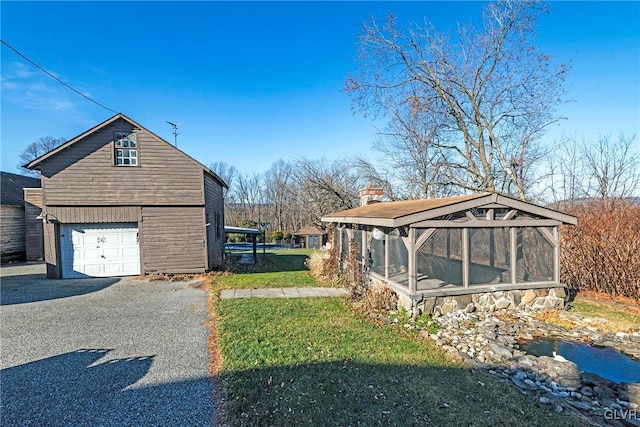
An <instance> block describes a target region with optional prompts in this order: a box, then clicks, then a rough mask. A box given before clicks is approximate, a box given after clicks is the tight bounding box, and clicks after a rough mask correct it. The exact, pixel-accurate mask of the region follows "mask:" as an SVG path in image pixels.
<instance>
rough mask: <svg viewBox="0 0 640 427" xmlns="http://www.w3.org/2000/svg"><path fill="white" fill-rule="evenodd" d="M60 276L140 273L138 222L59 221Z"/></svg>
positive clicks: (106, 275)
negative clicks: (60, 223)
mask: <svg viewBox="0 0 640 427" xmlns="http://www.w3.org/2000/svg"><path fill="white" fill-rule="evenodd" d="M60 249H61V254H62V260H61V261H62V277H64V278H79V277H112V276H133V275H138V274H140V247H139V243H138V224H136V223H112V224H62V225H61V227H60Z"/></svg>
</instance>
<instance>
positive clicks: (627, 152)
mask: <svg viewBox="0 0 640 427" xmlns="http://www.w3.org/2000/svg"><path fill="white" fill-rule="evenodd" d="M635 141H636V135H633V136H631V137H627V136H625V135H624V134H622V133H621V134H620V135H619V136H618V139H617V140H613V139H612V138H611V137H610V136H609V135H606V136H600V137H599V138H598V140H597V141H595V143H591V144H582V146H581V147H580V155H581V158H582V162H583V168H584V171H583V173H584V178H585V182H586V183H587V187H586V196H587V197H590V198H600V199H602V200H607V199H610V198H624V197H631V196H640V150H638V146H637V143H636V142H635ZM634 149H635V151H634Z"/></svg>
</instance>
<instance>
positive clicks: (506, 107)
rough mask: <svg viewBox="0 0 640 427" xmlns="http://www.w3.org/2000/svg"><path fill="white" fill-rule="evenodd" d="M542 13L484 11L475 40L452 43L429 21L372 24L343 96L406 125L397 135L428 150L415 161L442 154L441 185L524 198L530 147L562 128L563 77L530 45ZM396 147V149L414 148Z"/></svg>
mask: <svg viewBox="0 0 640 427" xmlns="http://www.w3.org/2000/svg"><path fill="white" fill-rule="evenodd" d="M540 12H541V7H540V6H539V3H538V2H535V1H511V0H504V1H499V2H496V3H491V4H489V5H488V6H487V8H486V9H485V11H484V14H483V28H482V30H481V31H476V29H475V28H473V27H472V26H471V25H460V26H459V27H458V31H457V37H456V38H454V39H451V38H450V37H449V36H448V34H446V33H439V32H437V31H436V30H435V28H434V27H433V26H432V25H431V24H429V23H428V22H427V23H425V25H424V26H423V27H419V26H417V25H412V26H411V27H410V28H409V29H407V30H406V31H401V30H399V29H398V28H397V27H396V23H395V19H394V17H393V16H390V17H389V20H388V22H387V23H386V25H385V26H384V27H379V26H378V25H377V23H376V22H375V21H374V20H371V21H370V23H369V24H368V25H365V26H364V32H363V34H362V36H361V37H360V48H361V66H360V69H359V70H358V72H357V73H356V74H355V75H353V76H349V77H348V79H347V81H346V84H345V89H346V91H347V93H348V94H350V95H351V96H352V101H353V106H354V107H355V108H359V109H361V110H362V111H364V112H365V113H373V114H375V115H380V114H382V115H386V116H390V117H391V118H392V119H393V120H395V124H400V125H402V126H405V127H406V126H409V127H410V129H404V131H403V134H404V136H407V135H409V134H413V135H414V136H420V138H421V140H422V143H423V144H427V145H428V147H427V148H426V149H425V148H424V147H420V148H419V150H418V154H419V153H420V152H421V151H420V150H422V152H423V153H430V152H431V147H434V148H435V149H437V150H438V151H439V163H437V164H438V167H439V171H438V174H439V173H441V172H442V173H444V176H445V177H446V180H443V181H442V182H440V185H444V186H447V185H449V186H455V187H458V188H460V189H462V190H464V191H473V192H478V191H495V192H504V193H507V194H513V195H516V196H517V197H519V198H521V199H524V198H526V196H527V194H526V193H527V189H528V185H529V184H528V181H530V180H531V177H530V176H529V175H530V174H531V172H532V169H531V167H532V165H531V163H532V162H534V161H535V160H536V159H538V158H539V157H537V156H536V152H537V150H536V144H538V143H539V139H540V137H541V135H542V134H543V132H544V131H545V129H546V128H547V127H548V126H549V125H550V124H552V123H554V122H556V121H558V120H559V117H558V116H557V115H556V113H555V107H556V106H557V105H558V104H559V103H561V96H562V94H563V92H564V91H563V82H564V78H565V73H566V66H564V65H560V66H558V67H555V66H554V65H553V64H552V61H551V57H550V56H549V55H546V54H544V53H542V52H539V51H538V50H537V49H536V48H535V46H534V45H533V44H532V40H533V38H534V37H535V23H536V19H537V16H538V14H539V13H540ZM391 126H394V122H393V121H392V124H391ZM407 130H409V131H410V132H409V133H408V132H406V131H407ZM425 136H426V138H425ZM395 141H396V142H395V146H396V147H397V148H398V150H411V149H416V148H418V147H419V145H418V146H416V145H412V147H406V146H404V144H405V142H406V139H403V138H402V137H401V138H396V139H395ZM414 157H419V155H418V156H414ZM429 158H430V156H429ZM433 160H434V159H431V161H433ZM429 164H431V163H430V162H429ZM440 171H441V172H440ZM429 173H430V172H429ZM429 173H427V174H429ZM427 193H428V192H427Z"/></svg>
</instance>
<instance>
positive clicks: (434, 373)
mask: <svg viewBox="0 0 640 427" xmlns="http://www.w3.org/2000/svg"><path fill="white" fill-rule="evenodd" d="M215 307H216V310H217V316H218V319H219V322H220V323H219V326H218V334H219V341H218V343H219V346H220V349H221V353H222V360H223V362H222V366H221V369H220V375H221V378H222V384H224V386H223V396H224V402H225V410H224V413H225V415H224V417H225V419H224V420H223V422H224V423H226V425H229V426H257V425H278V426H287V425H291V426H297V425H306V426H332V425H335V426H346V425H352V426H383V425H399V426H407V425H467V426H480V425H485V426H493V425H502V426H533V425H540V426H542V425H554V426H559V425H576V424H575V423H574V422H573V421H572V420H571V419H570V418H569V417H567V416H564V415H558V414H555V413H552V412H549V410H548V409H546V408H540V407H538V406H537V405H536V403H535V399H531V398H530V397H526V396H523V395H522V394H520V392H519V391H518V390H517V389H516V388H515V387H513V386H512V385H505V384H503V383H500V382H498V381H496V380H494V379H492V378H490V377H488V376H486V375H484V374H480V373H474V372H471V371H469V370H467V369H464V368H461V367H460V366H458V365H456V364H455V363H453V362H451V361H449V360H448V359H447V358H446V357H445V355H444V353H443V352H442V351H441V350H440V349H438V348H437V347H436V346H435V345H434V344H433V343H431V342H428V341H424V340H419V339H417V338H410V337H407V336H404V335H403V334H401V333H399V332H398V331H397V330H396V329H394V328H392V327H383V326H378V325H375V324H373V323H372V322H370V321H369V320H368V319H366V318H363V317H359V316H357V315H354V313H353V312H352V311H350V310H348V309H346V308H345V306H344V305H343V304H342V303H341V302H340V300H337V299H330V298H314V299H311V298H306V299H290V300H281V299H251V300H220V301H218V302H217V303H216V304H215Z"/></svg>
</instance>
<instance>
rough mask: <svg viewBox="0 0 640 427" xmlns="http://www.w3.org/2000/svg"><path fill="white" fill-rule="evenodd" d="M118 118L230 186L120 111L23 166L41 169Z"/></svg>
mask: <svg viewBox="0 0 640 427" xmlns="http://www.w3.org/2000/svg"><path fill="white" fill-rule="evenodd" d="M118 119H123V120H126V121H127V122H129V123H130V124H131V125H133V126H135V127H137V128H139V129H144V130H145V131H147V132H149V133H150V134H151V135H153V136H155V137H156V138H158V139H159V140H160V141H162V142H165V143H166V144H168V145H169V146H171V148H173V149H175V150H177V151H179V152H180V153H181V154H182V155H184V156H186V157H187V158H189V159H190V160H192V161H193V162H194V163H196V164H197V165H198V166H200V167H202V169H203V170H204V171H205V172H206V173H208V174H209V175H211V176H212V177H213V178H214V179H216V180H217V181H218V182H219V183H220V184H221V185H222V186H223V187H225V188H229V185H228V184H227V183H226V181H225V180H224V179H222V178H221V177H220V176H218V174H216V173H215V172H213V171H212V170H211V169H209V168H208V167H206V166H205V165H203V164H202V163H200V162H199V161H197V160H196V159H194V158H193V157H191V156H190V155H188V154H187V153H185V152H184V151H182V150H180V149H179V148H178V147H175V146H174V145H172V144H171V143H169V142H167V141H166V140H165V139H163V138H161V137H159V136H158V135H156V134H155V133H153V132H151V131H150V130H149V129H147V128H145V127H144V126H141V125H140V124H138V123H137V122H135V121H133V120H131V119H130V118H129V117H127V116H125V115H124V114H122V113H118V114H116V115H114V116H113V117H110V118H108V119H107V120H105V121H104V122H102V123H100V124H98V125H96V126H94V127H92V128H91V129H89V130H87V131H85V132H83V133H81V134H80V135H78V136H76V137H74V138H72V139H70V140H69V141H67V142H65V143H64V144H62V145H59V146H57V147H56V148H54V149H53V150H51V151H49V152H47V153H45V154H43V155H42V156H40V157H38V158H37V159H35V160H32V161H31V162H29V163H27V164H26V165H24V166H23V167H25V168H27V169H39V168H40V165H41V164H42V162H44V161H45V160H47V159H49V158H51V157H53V156H55V155H56V154H58V153H60V152H61V151H63V150H66V149H67V148H69V147H70V146H72V145H74V144H76V143H78V142H79V141H81V140H82V139H84V138H85V137H87V136H89V135H91V134H93V133H95V132H97V131H99V130H100V129H102V128H104V127H107V126H109V125H110V124H111V123H113V122H115V121H116V120H118Z"/></svg>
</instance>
